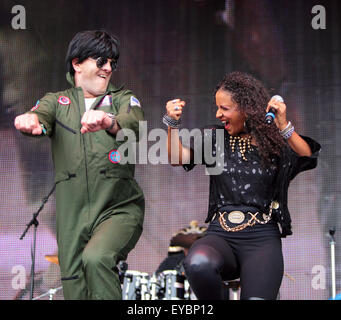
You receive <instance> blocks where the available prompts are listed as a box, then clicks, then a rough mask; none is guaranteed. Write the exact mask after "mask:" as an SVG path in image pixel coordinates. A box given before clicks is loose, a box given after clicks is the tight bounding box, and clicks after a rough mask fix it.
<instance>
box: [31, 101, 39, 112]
mask: <svg viewBox="0 0 341 320" xmlns="http://www.w3.org/2000/svg"><path fill="white" fill-rule="evenodd" d="M39 107H40V104H39V100H38V101H37V102H36V105H35V106H34V107H33V108H32V109H31V111H35V110H37V109H38V108H39Z"/></svg>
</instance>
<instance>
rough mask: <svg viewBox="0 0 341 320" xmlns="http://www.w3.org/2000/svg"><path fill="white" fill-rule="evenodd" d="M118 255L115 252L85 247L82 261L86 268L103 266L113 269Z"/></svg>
mask: <svg viewBox="0 0 341 320" xmlns="http://www.w3.org/2000/svg"><path fill="white" fill-rule="evenodd" d="M115 257H116V255H115V253H113V252H103V251H101V250H96V249H88V248H85V249H84V251H83V254H82V263H83V267H84V268H85V269H89V268H90V269H92V268H94V269H98V268H101V267H105V268H110V269H112V268H113V267H114V266H115V265H116V258H115Z"/></svg>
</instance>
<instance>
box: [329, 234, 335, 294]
mask: <svg viewBox="0 0 341 320" xmlns="http://www.w3.org/2000/svg"><path fill="white" fill-rule="evenodd" d="M334 234H335V228H332V229H329V235H330V242H329V244H330V260H331V261H330V265H331V275H332V300H335V297H336V275H335V274H336V270H335V238H334Z"/></svg>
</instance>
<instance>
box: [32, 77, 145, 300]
mask: <svg viewBox="0 0 341 320" xmlns="http://www.w3.org/2000/svg"><path fill="white" fill-rule="evenodd" d="M67 79H68V81H69V82H70V83H71V84H72V85H73V87H72V88H70V89H67V90H65V91H61V92H57V93H48V94H46V95H45V96H44V97H43V98H42V99H41V100H40V101H39V102H38V103H37V105H36V106H35V107H34V108H32V109H31V111H29V112H30V113H35V114H37V115H38V118H39V121H40V123H42V124H43V125H44V127H45V129H46V134H47V135H48V136H49V137H50V138H51V147H52V157H53V163H54V169H55V183H56V222H57V243H58V258H59V264H60V270H61V276H62V284H63V292H64V297H65V299H121V298H122V292H121V286H120V281H119V277H118V270H117V267H116V265H117V263H118V262H119V261H120V260H125V259H126V258H127V255H128V253H129V252H130V251H131V250H132V249H133V248H134V247H135V245H136V243H137V241H138V239H139V237H140V235H141V233H142V225H143V218H144V207H145V204H144V195H143V192H142V190H141V188H140V187H139V186H138V184H137V182H136V181H135V179H134V170H135V166H134V164H130V163H127V164H120V163H119V162H118V161H119V156H118V157H117V153H116V158H115V157H114V156H115V152H116V151H115V150H116V149H117V148H118V147H119V145H120V144H122V143H124V142H120V141H117V140H116V138H115V136H113V135H111V134H109V133H108V132H106V131H105V130H100V131H98V132H91V133H86V134H81V133H80V129H81V118H82V116H83V114H84V112H85V102H84V95H83V90H82V89H81V88H80V87H78V88H76V87H75V86H74V80H73V78H72V77H71V76H70V74H68V75H67ZM132 101H134V102H135V103H132ZM136 101H137V103H136ZM91 109H95V110H102V111H105V112H110V113H113V114H115V116H116V120H117V122H118V124H119V126H120V127H121V128H122V129H125V128H128V129H131V130H133V131H134V133H135V135H136V139H138V138H139V121H142V120H143V119H144V113H143V111H142V109H141V107H140V106H139V104H138V100H136V98H135V97H134V96H133V95H132V93H131V91H129V90H122V89H117V88H115V87H114V86H113V85H111V84H109V86H108V89H107V92H106V93H105V94H104V95H102V96H99V97H98V98H97V99H96V101H95V102H94V103H93V105H92V107H91Z"/></svg>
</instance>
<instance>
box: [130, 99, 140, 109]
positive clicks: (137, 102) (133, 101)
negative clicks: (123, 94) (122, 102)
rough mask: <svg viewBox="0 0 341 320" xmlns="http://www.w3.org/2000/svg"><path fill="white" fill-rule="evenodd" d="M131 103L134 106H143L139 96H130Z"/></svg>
mask: <svg viewBox="0 0 341 320" xmlns="http://www.w3.org/2000/svg"><path fill="white" fill-rule="evenodd" d="M130 105H131V106H132V107H134V106H136V107H139V108H141V104H140V101H139V100H138V99H137V98H135V97H134V96H131V97H130Z"/></svg>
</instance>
